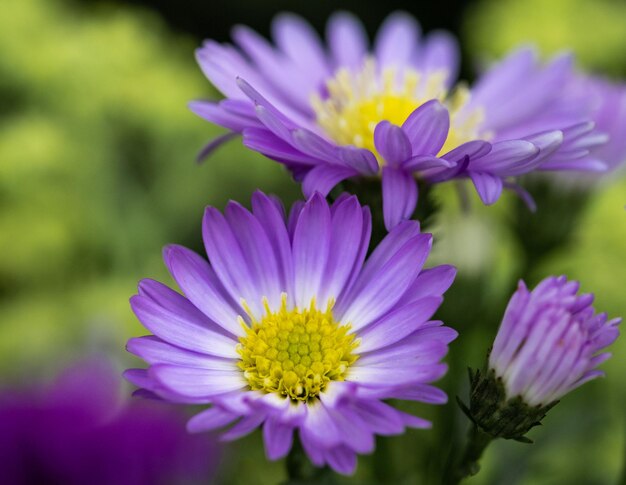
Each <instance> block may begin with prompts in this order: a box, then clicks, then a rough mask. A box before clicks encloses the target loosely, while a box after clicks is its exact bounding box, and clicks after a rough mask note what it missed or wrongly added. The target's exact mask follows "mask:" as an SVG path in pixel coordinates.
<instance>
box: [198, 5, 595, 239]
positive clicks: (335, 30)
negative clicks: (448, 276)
mask: <svg viewBox="0 0 626 485" xmlns="http://www.w3.org/2000/svg"><path fill="white" fill-rule="evenodd" d="M420 37H421V36H420V30H419V26H418V24H417V23H416V21H415V20H414V19H413V18H412V17H411V16H409V15H407V14H404V13H395V14H392V15H391V16H390V17H389V18H388V19H387V20H386V21H385V22H384V23H383V25H382V27H381V29H380V32H379V33H378V35H377V37H376V39H375V41H374V44H373V46H372V48H371V49H370V47H369V45H368V41H367V37H366V35H365V33H364V29H363V27H362V25H361V24H360V23H359V21H358V20H357V19H355V18H354V17H353V16H352V15H350V14H347V13H338V14H335V15H334V16H332V17H331V19H330V21H329V23H328V29H327V47H325V46H324V45H323V44H322V42H321V40H320V39H319V37H318V36H317V34H316V33H315V32H314V31H313V29H312V28H311V27H310V26H309V25H308V24H307V23H306V22H305V21H303V20H302V19H300V18H299V17H297V16H294V15H282V16H279V17H277V18H276V20H275V22H274V24H273V38H274V41H275V45H272V44H270V43H269V42H268V41H266V40H265V39H263V38H262V37H260V36H259V35H258V34H256V33H255V32H253V31H252V30H250V29H248V28H246V27H241V26H238V27H235V29H234V31H233V38H234V40H235V42H236V44H237V47H233V46H230V45H221V44H218V43H216V42H213V41H206V42H205V44H204V45H203V47H202V48H200V49H199V50H198V51H197V58H198V62H199V64H200V66H201V68H202V70H203V71H204V73H205V75H206V76H207V77H208V78H209V80H210V81H211V82H212V83H213V84H214V85H215V86H216V87H217V88H218V89H219V90H220V91H221V92H222V93H223V94H224V95H225V96H226V98H227V99H225V100H223V101H221V102H218V103H213V102H204V101H198V102H194V103H191V109H192V110H193V111H194V112H195V113H196V114H198V115H199V116H201V117H203V118H205V119H207V120H209V121H211V122H214V123H217V124H219V125H221V126H224V127H226V128H228V129H229V130H231V132H232V133H242V134H243V141H244V144H245V145H246V146H247V147H249V148H251V149H253V150H256V151H258V152H260V153H262V154H264V155H266V156H268V157H269V158H272V159H274V160H276V161H278V162H280V163H283V164H284V165H285V166H287V167H288V168H289V169H290V170H291V172H292V173H293V175H294V177H295V178H296V179H297V180H299V181H302V183H303V191H304V194H305V195H306V196H307V197H308V196H310V195H311V194H312V193H313V192H314V191H319V192H321V193H322V194H327V193H328V192H329V191H330V190H331V189H332V188H333V187H334V186H335V185H337V184H338V183H339V182H341V181H343V180H345V179H348V178H352V177H378V176H380V177H382V191H383V211H384V218H385V224H386V226H387V228H391V227H393V226H394V225H396V224H398V223H399V222H400V221H401V220H403V219H406V218H409V217H410V216H411V215H412V213H413V211H414V209H415V206H416V203H417V197H418V193H417V185H416V177H419V178H421V179H423V180H426V181H428V182H431V183H436V182H443V181H447V180H451V179H456V178H470V179H471V180H472V182H473V183H474V185H475V187H476V189H477V191H478V194H479V195H480V197H481V199H482V200H483V202H484V203H486V204H492V203H494V202H495V201H496V200H498V198H499V197H500V195H501V193H502V190H503V188H505V187H506V188H511V189H514V190H516V191H518V192H519V193H522V194H523V195H524V196H525V198H527V197H526V194H524V193H523V190H522V189H521V188H520V187H519V186H517V185H516V184H515V183H514V181H513V179H514V178H515V177H517V176H519V175H522V174H525V173H528V172H530V171H533V170H603V169H604V168H605V165H604V163H602V162H601V161H600V160H597V159H595V158H593V157H590V156H588V155H589V149H590V148H591V147H593V146H596V145H598V144H601V143H603V142H605V141H606V137H604V136H603V135H602V136H601V135H599V134H598V132H596V131H595V129H594V124H593V122H591V121H590V107H589V105H588V103H569V102H567V101H566V99H565V98H564V93H566V92H568V91H569V89H570V88H569V85H570V82H571V79H572V77H573V72H572V60H571V57H570V56H560V57H557V58H555V59H554V60H552V61H551V62H550V63H548V64H547V65H545V66H542V65H540V64H539V62H538V61H537V59H536V56H535V54H534V52H533V51H532V50H530V49H522V50H519V51H517V52H515V53H513V54H512V55H510V56H509V57H508V58H507V59H505V60H504V61H502V62H501V63H499V64H497V65H496V66H495V67H494V68H493V69H491V70H490V71H488V72H487V73H486V74H485V75H484V76H482V77H481V78H479V80H478V81H477V83H476V84H475V86H474V87H473V88H472V89H471V90H469V89H468V88H467V87H465V86H464V85H463V84H460V85H457V86H456V87H453V83H454V80H455V76H456V73H457V70H458V58H459V55H458V48H457V45H456V41H455V40H454V39H453V38H452V37H451V36H450V35H449V34H447V33H445V32H434V33H431V34H429V35H428V36H426V37H424V38H420ZM567 99H568V100H569V98H567ZM229 135H230V134H229ZM229 135H225V136H224V137H222V138H220V139H219V140H218V141H214V142H212V143H211V144H210V146H209V147H210V149H213V148H215V147H216V146H218V145H219V142H220V141H223V140H226V139H228V138H229V137H230V136H229ZM210 149H209V150H207V151H205V153H206V152H208V151H210Z"/></svg>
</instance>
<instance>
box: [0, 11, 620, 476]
mask: <svg viewBox="0 0 626 485" xmlns="http://www.w3.org/2000/svg"><path fill="white" fill-rule="evenodd" d="M131 3H136V4H140V5H131ZM337 8H346V9H349V10H352V11H353V12H355V13H356V14H357V15H359V16H361V17H362V18H363V19H364V22H365V24H366V27H367V29H368V30H369V31H370V32H372V33H373V32H374V31H375V29H376V26H377V25H378V23H379V22H380V20H381V19H382V17H384V15H386V14H387V13H389V12H390V11H392V10H395V9H397V8H403V9H405V10H408V11H410V12H411V13H413V14H415V15H416V16H417V17H418V18H419V19H420V21H421V22H422V25H423V27H424V30H426V31H428V30H431V29H433V28H440V27H443V28H447V29H449V30H452V31H454V32H455V33H456V34H457V35H458V36H459V37H460V38H461V41H462V48H463V54H464V64H463V72H464V74H465V76H466V77H467V78H469V79H471V78H472V77H473V76H474V75H475V72H476V71H475V67H476V66H479V65H482V64H483V63H485V62H487V61H489V60H490V59H494V58H496V57H498V56H500V55H502V54H503V53H505V52H506V51H507V50H508V49H509V48H511V47H514V46H515V45H517V44H518V43H529V42H531V43H537V44H539V45H540V46H541V47H542V49H543V51H544V52H545V53H546V54H550V53H553V52H557V51H559V50H561V49H565V48H569V49H573V50H574V51H575V52H576V53H577V55H578V56H579V61H580V65H581V67H585V68H588V69H591V70H593V71H594V72H596V73H598V74H604V75H610V76H613V77H615V78H617V79H619V78H623V77H624V75H625V74H626V4H624V3H623V2H618V1H617V0H615V1H610V0H595V1H593V0H551V1H550V2H546V1H542V0H483V1H480V2H464V1H461V0H456V1H455V0H448V1H443V2H440V3H438V4H437V6H435V5H434V4H431V3H430V2H428V3H426V2H424V3H415V2H408V1H405V2H402V1H386V2H384V3H382V2H374V1H373V0H372V1H368V2H362V1H356V0H354V1H352V2H343V3H337V2H330V1H322V2H311V3H307V4H305V3H297V4H296V3H292V2H287V1H286V0H283V1H281V0H273V1H268V2H264V1H263V2H262V1H258V0H257V1H255V0H245V1H239V2H227V1H224V0H220V1H213V2H206V1H202V2H201V1H194V0H188V1H180V2H167V1H165V0H163V1H158V0H155V1H150V0H144V1H141V2H122V1H118V2H106V3H103V2H91V1H90V2H78V1H73V2H72V1H63V0H4V2H3V3H2V12H1V14H0V382H3V383H5V384H6V383H9V382H18V383H25V382H29V381H31V380H32V379H33V378H40V377H45V376H47V375H50V374H51V373H53V372H55V371H56V370H57V369H59V368H61V367H63V366H64V365H66V364H67V363H68V362H70V361H71V360H73V359H74V358H77V357H79V356H81V355H84V354H87V353H92V352H105V353H106V354H107V355H109V356H111V357H112V358H113V359H115V360H116V361H117V362H118V363H119V365H120V367H123V366H128V365H139V362H138V361H136V360H135V359H133V358H131V357H130V356H129V355H127V354H126V353H125V352H124V350H123V349H124V343H125V341H126V339H127V338H128V337H130V336H135V335H141V334H143V333H144V331H143V330H142V328H141V327H140V325H139V324H138V323H137V322H136V321H135V319H134V317H133V315H132V313H131V312H130V309H129V306H128V298H129V297H130V296H131V295H132V294H133V293H134V292H135V289H136V283H137V281H138V280H139V279H141V278H143V277H152V278H157V279H160V280H162V281H168V282H169V281H170V280H169V279H168V276H167V275H166V272H165V269H164V267H163V264H162V262H161V257H160V256H161V248H162V247H163V246H164V245H165V244H167V243H179V244H184V245H187V246H189V247H192V248H194V249H196V250H199V251H200V250H201V240H200V219H201V215H202V212H203V208H204V206H205V205H207V204H211V205H216V206H218V207H222V206H223V205H224V203H225V202H226V201H227V200H228V199H231V198H232V199H237V200H240V201H242V202H245V203H247V201H248V200H249V196H250V194H251V193H252V191H253V190H254V189H255V188H257V187H259V188H261V189H263V190H265V191H269V192H273V193H277V194H278V195H280V196H281V197H283V198H284V200H285V201H286V202H287V203H289V202H290V201H292V200H294V199H295V198H297V197H298V196H299V189H298V187H297V186H296V185H295V184H293V182H291V180H290V177H289V176H288V175H287V174H286V173H285V172H284V171H283V170H282V169H281V168H280V167H279V166H278V165H277V164H275V163H272V162H270V161H268V160H266V159H264V158H262V157H260V156H258V155H256V154H253V153H250V152H248V151H246V150H244V149H243V148H242V146H241V144H240V143H239V142H238V141H234V142H231V143H229V144H228V145H227V146H225V147H222V148H221V149H220V150H219V151H218V152H216V154H215V155H214V156H213V157H211V158H210V159H209V160H208V161H207V162H206V163H205V164H203V165H198V164H196V163H195V162H194V158H195V155H196V154H197V152H198V151H199V150H200V148H201V147H202V146H203V144H204V143H205V142H206V141H207V140H208V139H210V138H211V137H213V136H215V135H217V134H219V133H221V131H220V129H218V128H215V127H212V126H210V125H209V124H208V123H206V122H204V121H202V120H200V119H198V118H196V117H195V116H194V115H192V114H191V113H190V112H189V111H188V110H187V108H186V103H187V102H188V101H189V100H191V99H196V98H217V93H216V92H215V91H214V90H213V89H212V87H211V86H210V85H209V83H208V82H207V81H206V80H205V79H204V78H203V77H202V75H201V73H200V70H199V69H198V68H197V66H196V64H195V61H194V59H193V50H194V48H195V47H196V46H197V45H198V44H199V43H200V41H201V39H202V37H212V38H217V39H219V40H226V39H227V35H228V29H229V28H230V26H231V25H232V24H234V23H239V22H243V23H247V24H251V25H253V26H254V27H255V28H257V29H258V30H259V31H261V32H263V33H267V31H268V29H269V21H270V19H271V17H272V16H273V15H274V14H275V13H276V12H277V11H280V10H284V9H289V10H295V11H297V12H300V13H302V14H304V15H305V16H307V17H308V18H309V19H310V20H311V21H312V22H313V24H314V25H315V27H316V28H318V29H319V30H320V31H322V30H323V25H324V21H325V19H326V17H327V16H328V14H329V13H330V12H331V11H333V10H335V9H337ZM625 136H626V135H625ZM551 183H552V186H553V188H555V189H554V190H556V193H557V194H559V193H560V192H559V191H560V190H562V194H563V200H564V201H566V202H567V201H576V200H579V201H580V200H584V201H585V203H584V204H578V205H580V206H581V207H582V209H581V213H580V217H579V218H578V219H576V225H575V226H574V227H573V230H572V237H571V239H570V240H568V241H567V242H566V243H564V244H561V245H559V246H558V248H557V249H556V250H555V251H553V252H552V253H550V254H549V255H548V257H545V258H542V259H540V260H538V261H535V263H536V264H533V265H532V267H529V266H528V265H527V264H526V263H525V262H526V261H528V259H524V248H523V247H522V246H521V245H520V243H519V239H518V237H517V234H518V231H517V230H516V228H519V227H520V226H519V224H520V221H524V222H525V223H528V222H529V221H530V226H531V227H532V225H533V224H535V226H537V224H536V223H537V222H538V221H539V222H541V219H532V218H537V217H541V216H533V215H531V214H530V213H527V212H523V213H522V212H520V210H519V207H518V205H519V204H518V203H517V201H516V200H515V199H514V198H513V197H510V196H506V197H505V198H504V199H503V200H502V201H501V202H500V203H498V204H497V205H496V206H495V207H491V208H484V207H482V205H481V204H480V203H479V202H477V201H476V200H473V201H472V202H473V203H472V205H471V209H470V211H469V212H467V211H462V210H461V209H460V208H459V204H458V201H457V200H456V198H455V196H454V195H455V194H453V193H452V191H451V190H450V189H449V188H447V187H440V188H437V192H436V194H435V196H436V197H437V198H438V199H439V201H440V204H441V211H440V215H439V217H438V218H437V220H436V223H435V224H434V226H433V227H432V229H433V232H435V234H436V240H437V243H436V247H435V254H434V255H433V259H432V263H433V264H434V263H435V262H447V263H454V264H456V265H457V266H458V267H459V271H460V278H459V281H458V282H457V284H456V285H455V287H453V290H452V291H451V293H450V296H449V298H448V300H447V302H446V303H445V304H444V309H443V310H442V314H443V316H445V317H446V319H447V323H448V324H450V325H451V326H453V327H455V328H458V329H460V330H461V336H460V338H459V340H458V341H457V342H456V343H454V344H453V345H452V348H451V354H450V356H449V359H448V361H449V363H450V365H451V366H452V372H451V374H450V376H448V377H447V378H446V380H445V381H444V383H443V385H444V386H446V387H447V388H448V389H449V390H451V394H454V393H455V392H460V393H461V395H463V392H465V391H466V386H465V387H464V386H461V388H460V389H455V386H456V384H455V377H456V376H459V375H461V374H462V373H463V372H464V370H465V368H466V367H467V366H468V365H472V366H474V367H478V366H480V365H481V364H482V359H483V358H484V355H485V352H486V348H487V346H488V345H489V342H490V340H491V339H492V338H493V336H494V332H495V328H496V326H497V324H498V318H499V316H500V315H501V312H502V309H503V307H504V304H505V301H506V299H507V298H508V296H509V295H510V292H511V290H512V288H513V287H514V284H515V281H516V280H517V278H519V277H520V276H524V277H525V278H527V279H528V282H529V283H530V284H534V283H536V282H537V281H538V280H539V279H540V278H542V277H543V276H545V275H547V274H548V273H566V274H567V275H568V276H570V277H572V278H579V279H581V280H582V282H583V289H584V290H585V291H593V292H596V294H597V307H598V308H599V309H601V310H606V311H608V312H609V313H610V315H612V316H618V315H626V300H625V299H624V288H625V287H626V286H625V282H626V211H625V210H624V206H625V204H626V195H625V194H626V180H625V179H624V177H619V176H611V177H605V178H604V179H601V180H596V181H594V184H593V185H592V186H589V187H587V188H583V189H581V188H580V184H577V185H575V187H577V188H572V187H571V186H572V184H571V181H569V180H565V179H559V178H552V182H551ZM588 194H590V195H588ZM557 196H558V195H557ZM552 197H554V194H552ZM576 205H577V204H572V207H573V206H576ZM569 207H570V205H569V204H568V203H563V204H560V207H559V209H558V210H565V211H567V210H568V208H569ZM539 210H540V212H541V211H546V213H552V214H556V212H555V211H556V210H557V209H556V208H555V206H540V208H539ZM557 217H558V216H557ZM524 227H526V226H524ZM538 227H541V226H538ZM450 305H454V307H450ZM477 309H480V311H477ZM625 351H626V341H624V340H623V341H621V342H619V341H618V343H617V344H616V345H614V347H613V353H614V357H613V359H611V360H610V361H609V362H608V363H607V364H605V365H604V369H605V370H606V371H607V375H608V377H607V378H606V379H604V380H598V381H596V382H593V383H591V384H589V385H587V386H585V388H584V390H582V391H579V392H576V393H575V394H573V395H571V396H568V397H567V398H566V399H564V401H563V403H561V404H560V405H559V406H558V407H557V408H556V409H555V410H553V411H552V412H551V413H550V415H549V416H548V418H547V419H546V420H545V423H544V424H545V426H544V427H543V428H542V429H539V430H537V431H533V432H532V433H531V437H532V438H533V439H535V440H536V442H537V443H536V444H535V445H532V446H526V445H521V444H519V443H509V442H499V443H496V444H495V445H494V446H492V448H491V449H489V451H488V453H487V456H486V459H485V463H484V468H483V472H481V474H479V475H478V476H477V477H476V478H473V479H471V480H470V481H468V483H470V484H474V483H475V484H501V483H502V484H504V483H506V484H513V483H520V484H579V483H580V484H605V483H618V477H620V476H621V474H622V468H623V463H624V459H625V458H626V452H625V451H624V449H625V439H624V437H625V436H626V425H625V423H626V419H625V418H626V406H625V405H624V402H625V398H626V371H624V366H625V364H626V355H625ZM452 402H453V400H451V403H450V404H448V405H447V406H446V407H445V409H442V410H433V409H432V408H429V407H427V406H408V407H407V409H410V410H413V411H415V412H419V413H420V414H421V415H423V416H425V417H429V418H431V419H433V420H434V424H435V428H434V430H433V431H411V432H409V433H408V434H407V435H405V436H403V437H399V438H392V439H379V440H378V444H379V448H380V450H381V451H380V453H379V454H378V455H377V456H375V457H366V458H362V459H361V460H360V462H359V470H358V473H357V475H356V477H354V478H352V479H345V480H342V481H343V482H346V483H384V482H387V481H391V480H393V481H395V482H397V483H435V482H434V478H433V477H434V476H436V475H437V472H436V470H437V465H435V464H440V463H442V462H443V461H444V459H443V458H442V457H441V456H437V454H439V455H441V452H440V451H437V450H438V449H439V448H437V445H445V444H446V443H448V441H449V440H448V439H447V438H446V435H445V432H450V433H456V434H459V433H462V432H463V429H464V427H465V422H464V421H463V418H462V417H461V416H460V415H459V413H458V412H457V411H456V410H455V408H454V405H453V404H452ZM225 457H226V458H225V460H224V466H223V470H222V472H221V474H220V479H219V483H238V484H239V483H241V484H243V483H246V484H254V483H264V484H265V483H277V482H279V481H280V480H282V479H284V472H283V464H282V463H280V462H279V463H268V462H267V461H266V460H265V459H264V457H263V451H262V449H261V445H260V436H259V435H258V434H255V435H252V436H251V437H249V438H246V439H244V440H242V441H241V442H240V443H236V444H233V445H230V446H229V447H228V449H227V450H226V452H225ZM622 483H626V481H624V482H622Z"/></svg>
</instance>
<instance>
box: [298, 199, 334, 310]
mask: <svg viewBox="0 0 626 485" xmlns="http://www.w3.org/2000/svg"><path fill="white" fill-rule="evenodd" d="M330 235H331V217H330V209H329V207H328V204H327V203H326V201H325V200H324V198H323V197H322V196H321V195H320V194H315V195H313V197H311V199H309V201H308V202H307V203H306V204H305V206H304V208H303V209H302V212H301V213H300V216H299V218H298V222H297V224H296V228H295V231H294V236H293V261H294V272H295V290H296V304H297V305H298V306H299V307H300V308H304V307H307V306H308V305H309V304H310V303H311V300H312V299H313V298H315V297H316V296H317V295H318V293H319V290H320V284H321V283H322V281H323V277H324V268H325V267H326V262H327V261H328V251H329V248H330Z"/></svg>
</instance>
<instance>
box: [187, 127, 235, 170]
mask: <svg viewBox="0 0 626 485" xmlns="http://www.w3.org/2000/svg"><path fill="white" fill-rule="evenodd" d="M238 135H239V133H232V132H231V133H226V134H224V135H221V136H218V137H216V138H213V139H212V140H211V141H210V142H209V143H207V144H206V145H205V146H204V148H202V150H200V152H199V153H198V155H196V162H198V163H200V162H202V161H204V160H205V159H206V158H207V157H209V156H210V155H212V154H213V152H214V151H215V150H217V149H218V148H219V147H221V146H222V145H223V144H224V143H226V142H228V141H230V140H232V139H233V138H235V137H237V136H238Z"/></svg>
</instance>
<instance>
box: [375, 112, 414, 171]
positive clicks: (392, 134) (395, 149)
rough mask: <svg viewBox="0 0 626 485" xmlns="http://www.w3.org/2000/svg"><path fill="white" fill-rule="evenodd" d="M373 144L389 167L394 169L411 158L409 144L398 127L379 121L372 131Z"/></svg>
mask: <svg viewBox="0 0 626 485" xmlns="http://www.w3.org/2000/svg"><path fill="white" fill-rule="evenodd" d="M374 144H375V145H376V150H378V153H380V154H381V155H382V156H383V158H384V159H385V161H386V162H387V163H388V164H389V166H392V167H396V166H398V165H400V164H401V163H402V162H404V161H405V160H407V159H408V158H409V157H410V156H411V144H410V142H409V139H408V138H407V136H406V134H405V133H404V131H403V130H402V128H400V127H399V126H396V125H393V124H391V123H390V122H389V121H381V122H380V123H378V125H376V128H375V129H374Z"/></svg>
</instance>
